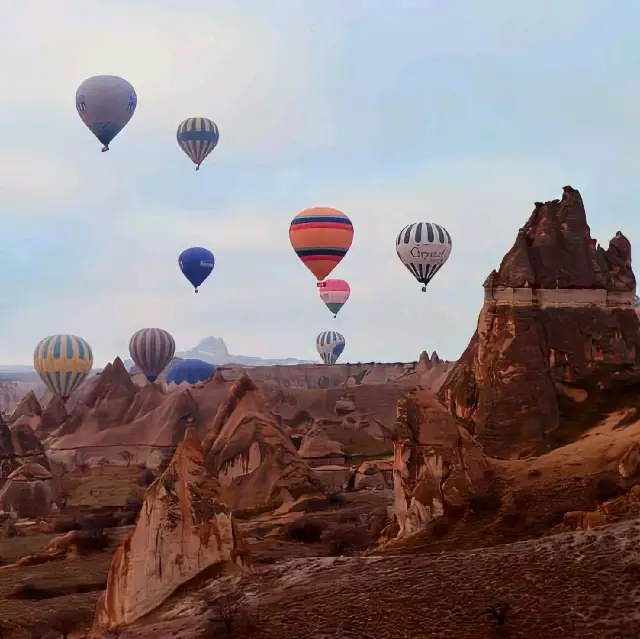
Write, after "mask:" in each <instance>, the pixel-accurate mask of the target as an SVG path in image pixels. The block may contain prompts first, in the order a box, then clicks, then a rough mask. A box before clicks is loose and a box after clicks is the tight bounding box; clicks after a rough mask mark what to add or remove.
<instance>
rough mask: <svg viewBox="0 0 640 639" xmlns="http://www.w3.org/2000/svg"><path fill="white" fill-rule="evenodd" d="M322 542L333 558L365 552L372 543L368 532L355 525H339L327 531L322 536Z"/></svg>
mask: <svg viewBox="0 0 640 639" xmlns="http://www.w3.org/2000/svg"><path fill="white" fill-rule="evenodd" d="M322 541H324V542H325V543H326V544H327V546H328V550H329V554H330V555H332V556H334V557H340V556H343V555H345V556H346V555H351V554H353V553H355V552H358V551H362V550H366V549H367V548H368V547H369V546H371V543H372V539H371V535H370V533H369V531H368V530H365V529H363V528H362V527H361V526H358V525H357V524H355V523H351V524H350V523H344V524H339V525H338V526H336V527H335V528H331V529H329V530H327V531H326V532H325V533H324V534H323V536H322Z"/></svg>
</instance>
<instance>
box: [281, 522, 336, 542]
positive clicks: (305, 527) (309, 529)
mask: <svg viewBox="0 0 640 639" xmlns="http://www.w3.org/2000/svg"><path fill="white" fill-rule="evenodd" d="M326 528H327V525H326V524H325V523H323V522H321V521H317V520H315V519H311V518H310V517H301V518H300V519H297V520H296V521H293V522H291V523H290V524H289V525H288V526H287V527H286V529H285V531H284V534H285V537H286V538H287V539H291V540H292V541H300V542H302V543H303V544H315V543H318V542H319V541H320V540H321V539H322V533H323V532H324V531H325V530H326Z"/></svg>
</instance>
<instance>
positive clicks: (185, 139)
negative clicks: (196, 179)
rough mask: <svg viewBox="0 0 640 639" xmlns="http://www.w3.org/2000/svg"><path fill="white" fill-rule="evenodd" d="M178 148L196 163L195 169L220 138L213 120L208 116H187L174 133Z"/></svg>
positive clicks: (197, 168)
mask: <svg viewBox="0 0 640 639" xmlns="http://www.w3.org/2000/svg"><path fill="white" fill-rule="evenodd" d="M176 138H177V139H178V144H179V145H180V148H181V149H182V150H183V151H184V152H185V153H186V154H187V156H188V157H189V159H190V160H191V161H192V162H193V163H194V164H195V165H196V171H199V170H200V165H201V164H202V163H203V162H204V160H205V158H206V157H207V155H209V153H211V151H213V149H215V148H216V146H217V144H218V140H219V139H220V132H219V131H218V127H217V126H216V123H215V122H213V120H210V119H209V118H187V119H186V120H185V121H184V122H182V123H181V124H180V126H179V127H178V132H177V134H176Z"/></svg>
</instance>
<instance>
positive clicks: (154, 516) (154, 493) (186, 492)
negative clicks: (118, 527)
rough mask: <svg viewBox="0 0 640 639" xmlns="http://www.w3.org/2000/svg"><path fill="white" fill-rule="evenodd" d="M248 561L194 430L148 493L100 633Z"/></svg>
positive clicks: (110, 581) (100, 613) (103, 610)
mask: <svg viewBox="0 0 640 639" xmlns="http://www.w3.org/2000/svg"><path fill="white" fill-rule="evenodd" d="M247 561H248V553H247V549H246V547H245V545H244V543H243V541H242V539H241V537H240V535H239V532H238V530H237V528H236V525H235V523H234V520H233V518H232V516H231V513H230V512H229V509H228V508H227V506H226V505H225V504H224V503H223V502H222V500H221V497H220V486H219V484H218V482H217V481H216V480H215V479H214V478H213V477H212V476H211V475H210V474H208V473H207V471H206V468H205V458H204V452H203V450H202V445H201V444H200V441H199V439H198V436H197V433H196V430H195V428H192V427H190V428H188V429H187V432H186V433H185V437H184V440H183V442H182V443H181V444H180V445H179V446H178V448H177V450H176V452H175V455H174V457H173V459H172V461H171V463H170V464H169V466H168V467H167V469H166V470H165V471H164V473H162V475H161V476H160V477H159V478H158V479H157V480H156V481H155V482H154V483H153V484H152V485H151V486H150V487H149V488H148V489H147V492H146V494H145V498H144V504H143V506H142V509H141V511H140V515H139V517H138V521H137V523H136V526H135V529H134V530H133V532H132V533H131V535H130V537H129V538H128V539H127V540H126V541H125V542H124V544H122V545H121V546H120V547H119V548H118V550H117V551H116V554H115V556H114V559H113V564H112V565H111V569H110V570H109V575H108V578H107V588H106V591H105V593H104V595H103V596H102V597H101V599H100V601H99V602H98V605H97V608H96V618H95V624H94V626H95V629H96V630H98V631H104V630H109V629H113V628H117V627H118V626H122V625H126V624H130V623H132V622H133V621H135V620H137V619H139V618H140V617H142V616H144V615H146V614H147V613H149V612H151V611H152V610H154V609H155V608H157V607H158V606H159V605H161V604H162V603H163V602H164V601H165V600H166V599H167V598H168V597H169V596H170V595H171V594H172V593H173V592H174V591H175V590H176V588H178V587H179V586H181V585H182V584H184V583H186V582H187V581H189V580H190V579H192V578H193V577H195V576H197V575H199V574H200V573H202V572H203V571H204V570H207V569H209V568H211V567H214V566H216V567H224V566H225V565H227V566H229V565H238V566H242V565H245V564H246V563H247Z"/></svg>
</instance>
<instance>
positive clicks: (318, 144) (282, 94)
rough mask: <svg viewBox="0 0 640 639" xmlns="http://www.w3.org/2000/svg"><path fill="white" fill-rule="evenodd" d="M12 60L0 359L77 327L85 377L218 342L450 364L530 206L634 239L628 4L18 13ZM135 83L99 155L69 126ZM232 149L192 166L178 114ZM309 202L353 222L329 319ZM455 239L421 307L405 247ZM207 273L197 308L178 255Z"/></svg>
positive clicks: (6, 94)
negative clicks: (573, 213) (420, 231)
mask: <svg viewBox="0 0 640 639" xmlns="http://www.w3.org/2000/svg"><path fill="white" fill-rule="evenodd" d="M5 5H6V6H3V9H2V11H1V13H2V20H1V21H0V56H2V59H4V60H11V64H8V65H5V68H3V74H2V81H1V82H0V93H1V94H2V95H0V98H1V99H0V127H1V128H2V136H1V138H0V140H1V142H0V216H1V221H2V227H3V233H2V236H3V239H4V242H3V247H2V252H1V253H0V273H2V276H1V278H0V291H1V294H2V296H3V299H4V302H5V303H4V306H3V311H2V313H1V314H0V335H2V340H0V364H4V365H9V364H29V363H30V362H31V361H32V353H33V349H34V347H35V346H36V344H37V343H38V342H39V341H40V340H41V339H42V338H44V337H45V336H47V335H50V334H54V333H73V334H76V335H80V336H82V337H84V338H85V339H86V340H87V341H88V342H89V343H90V344H91V345H92V346H93V350H94V355H95V364H96V365H99V366H102V365H104V364H105V363H106V362H108V361H110V360H112V359H113V358H114V357H115V356H117V355H120V356H123V357H124V356H128V342H129V337H130V335H131V334H132V333H133V332H134V331H136V330H138V329H140V328H143V327H146V326H157V327H161V328H165V329H166V330H168V331H170V332H171V333H172V334H173V336H174V337H175V340H176V343H177V348H178V350H182V349H186V348H189V347H192V346H194V345H195V344H196V343H197V342H198V341H199V340H200V339H202V338H203V337H206V336H208V335H213V336H216V337H222V338H224V340H225V342H226V344H227V346H228V348H229V350H230V351H231V352H232V353H236V354H245V355H252V356H260V357H278V358H280V357H297V358H301V359H318V356H317V353H316V350H315V337H316V335H317V333H319V332H320V331H323V330H328V329H336V330H338V331H340V332H341V333H343V334H344V336H345V338H346V349H345V351H344V353H343V355H342V359H341V361H352V362H357V361H372V360H377V361H410V360H415V359H417V357H418V355H419V353H420V352H421V351H422V350H427V351H429V352H431V351H432V350H434V349H435V350H437V351H438V353H439V354H440V355H441V357H445V358H447V359H455V358H457V357H458V356H459V355H460V354H461V353H462V351H463V350H464V348H465V347H466V345H467V344H468V342H469V339H470V338H471V335H472V334H473V331H474V330H475V327H476V323H477V317H478V313H479V311H480V308H481V305H482V283H483V281H484V279H485V278H486V276H487V275H488V274H489V272H490V271H491V270H492V269H493V268H497V267H498V265H499V263H500V260H501V258H502V256H503V255H504V253H505V252H506V251H507V250H508V249H509V248H510V247H511V245H512V243H513V241H514V239H515V236H516V233H517V230H518V228H519V227H520V226H522V224H523V223H524V222H525V221H526V220H527V218H528V216H529V215H530V213H531V210H532V208H533V203H534V202H535V201H537V200H549V199H554V198H559V197H560V196H561V193H562V187H563V186H564V185H566V184H570V185H571V186H573V187H575V188H578V189H580V190H581V192H582V195H583V198H584V200H585V204H586V207H587V216H588V219H589V223H590V225H591V229H592V235H593V236H594V237H597V238H598V239H599V241H600V242H601V243H603V244H604V245H605V246H606V245H607V243H608V240H609V239H610V238H611V237H612V236H613V235H614V234H615V232H616V231H618V230H622V231H623V232H624V233H625V234H626V235H627V236H628V237H629V238H630V239H631V241H632V243H634V242H635V241H640V221H639V219H638V212H639V211H640V180H638V167H639V166H640V126H639V125H640V110H639V108H638V103H639V101H640V85H639V82H640V79H639V78H640V76H639V74H638V68H640V44H639V41H638V38H637V25H638V24H640V3H637V2H635V1H634V0H618V1H617V2H610V1H608V2H607V1H605V0H601V1H598V0H563V2H557V1H552V0H537V1H536V2H535V3H534V2H531V3H519V2H513V1H510V0H456V1H455V2H442V1H441V0H395V2H388V0H368V1H367V0H349V1H348V2H346V1H345V0H296V1H295V2H292V1H291V0H229V1H224V0H191V1H190V2H187V3H185V2H178V0H173V1H170V0H153V2H152V1H151V0H137V2H135V3H133V2H127V3H125V2H124V1H123V0H108V1H107V0H82V1H77V2H76V1H74V0H57V2H50V3H46V2H44V1H43V0H20V1H18V0H7V2H6V3H5ZM98 74H114V75H120V76H122V77H124V78H126V79H127V80H129V81H130V82H131V83H132V84H133V85H134V87H135V88H136V91H137V94H138V107H137V111H136V113H135V115H134V117H133V119H132V120H131V121H130V123H129V124H128V126H127V127H126V128H125V129H124V130H123V132H122V133H121V134H120V135H119V136H118V137H117V138H116V139H115V140H114V141H113V142H112V144H111V145H110V146H111V150H110V151H109V152H108V153H101V152H100V148H101V145H100V143H99V142H98V141H97V140H96V139H95V138H94V137H93V136H92V134H91V133H90V132H89V130H88V129H87V128H86V127H85V126H84V124H83V123H82V121H81V120H80V118H79V117H78V115H77V113H76V110H75V92H76V89H77V87H78V85H79V84H80V83H81V82H82V81H83V80H84V79H85V78H87V77H89V76H92V75H98ZM192 116H205V117H209V118H211V119H213V120H214V121H215V122H216V123H217V124H218V127H219V129H220V142H219V144H218V147H217V148H216V149H215V151H214V152H213V153H212V154H211V155H210V156H209V158H208V159H207V160H206V161H205V163H204V164H203V166H202V168H201V170H200V171H199V172H195V171H194V167H193V165H192V164H191V162H190V161H189V160H188V158H187V157H186V156H185V155H184V154H183V153H182V151H181V150H180V149H179V148H178V145H177V143H176V139H175V132H176V129H177V126H178V124H179V123H180V122H181V121H182V120H183V119H184V118H187V117H192ZM310 206H331V207H335V208H338V209H341V210H343V211H344V212H345V213H347V215H348V216H349V217H350V218H351V220H352V222H353V224H354V228H355V236H354V242H353V246H352V248H351V250H350V251H349V253H348V254H347V256H346V257H345V258H344V260H343V261H342V262H341V264H340V265H339V266H338V267H337V268H336V269H335V270H334V272H333V273H332V275H331V276H332V277H340V278H344V279H346V280H347V281H348V282H349V283H350V284H351V288H352V295H351V299H350V300H349V302H348V303H347V304H346V305H345V307H344V308H343V309H342V311H341V312H340V314H339V315H338V318H337V319H334V318H333V316H332V315H331V313H330V312H329V311H328V309H327V308H326V307H325V306H324V304H323V303H322V302H321V301H320V299H319V295H318V291H317V288H316V286H315V278H314V277H313V276H312V275H311V273H310V272H309V271H308V270H307V269H306V268H305V267H304V266H303V264H302V263H301V262H300V261H299V260H298V258H297V257H296V255H295V253H294V252H293V250H292V248H291V246H290V244H289V237H288V228H289V223H290V221H291V219H292V218H293V217H294V215H295V214H296V213H297V212H298V211H300V210H301V209H304V208H307V207H310ZM415 221H433V222H437V223H439V224H441V225H443V226H445V227H446V228H447V229H448V230H449V232H450V234H451V236H452V239H453V250H452V253H451V257H450V259H449V261H448V263H447V264H446V265H445V267H444V268H443V269H442V270H441V271H440V272H439V273H438V275H437V277H436V278H435V279H434V280H433V281H432V282H431V283H430V285H429V287H428V289H427V293H424V294H423V293H422V292H421V290H420V288H421V286H420V284H418V282H416V281H415V280H414V279H413V278H412V276H411V275H410V273H409V272H408V271H407V270H406V269H405V268H404V266H403V265H402V264H401V262H400V261H399V259H398V258H397V256H396V253H395V237H396V235H397V233H398V232H399V231H400V229H402V228H403V227H404V226H405V225H406V224H409V223H411V222H415ZM193 245H196V246H198V245H201V246H206V247H208V248H209V249H211V250H212V251H213V252H214V254H215V256H216V267H215V269H214V272H213V273H212V275H211V276H210V277H209V279H208V280H207V281H206V282H205V283H204V285H203V286H202V287H201V289H200V293H199V294H197V295H195V294H194V292H193V289H192V288H191V286H190V284H189V283H188V282H187V280H186V279H185V278H184V277H183V275H182V274H181V272H180V270H179V268H178V261H177V260H178V255H179V254H180V252H181V251H182V250H183V249H185V248H187V247H189V246H193Z"/></svg>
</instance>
